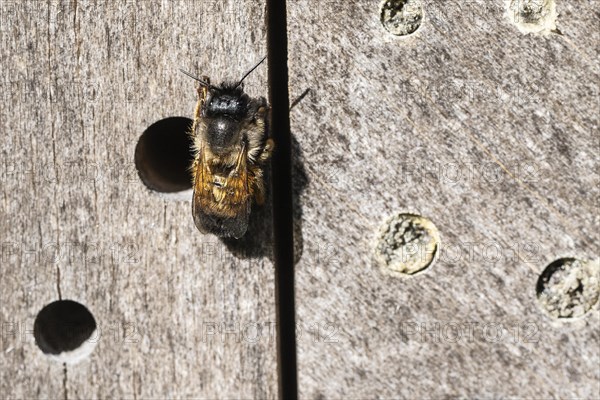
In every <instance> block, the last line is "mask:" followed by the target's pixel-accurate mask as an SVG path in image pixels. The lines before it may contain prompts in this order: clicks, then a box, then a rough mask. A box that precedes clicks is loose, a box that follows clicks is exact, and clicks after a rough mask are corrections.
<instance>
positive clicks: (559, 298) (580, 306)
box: [536, 258, 600, 318]
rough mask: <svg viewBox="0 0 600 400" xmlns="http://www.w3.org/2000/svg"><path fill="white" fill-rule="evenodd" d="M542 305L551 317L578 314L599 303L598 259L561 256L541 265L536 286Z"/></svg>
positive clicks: (599, 270)
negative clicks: (545, 265) (542, 267)
mask: <svg viewBox="0 0 600 400" xmlns="http://www.w3.org/2000/svg"><path fill="white" fill-rule="evenodd" d="M536 292H537V298H538V301H539V303H540V305H541V307H542V308H543V309H544V310H545V311H546V312H548V314H550V315H551V316H552V317H554V318H577V317H581V316H583V315H585V314H587V313H588V312H589V311H590V310H591V309H592V308H593V307H594V305H596V304H597V303H598V297H599V295H600V264H599V263H598V261H597V260H596V261H588V260H579V259H576V258H561V259H558V260H556V261H554V262H552V263H551V264H550V265H548V266H547V267H546V269H544V272H542V274H541V275H540V277H539V279H538V281H537V286H536Z"/></svg>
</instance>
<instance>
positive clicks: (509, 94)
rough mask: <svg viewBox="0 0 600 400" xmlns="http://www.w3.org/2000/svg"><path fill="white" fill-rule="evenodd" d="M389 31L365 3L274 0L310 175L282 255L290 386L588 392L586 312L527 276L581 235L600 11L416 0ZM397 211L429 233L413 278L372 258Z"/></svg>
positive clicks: (584, 232)
mask: <svg viewBox="0 0 600 400" xmlns="http://www.w3.org/2000/svg"><path fill="white" fill-rule="evenodd" d="M424 3H425V6H424V7H425V18H424V20H423V23H422V26H421V28H420V30H418V31H417V32H416V33H415V34H414V35H412V36H410V37H407V38H397V37H393V36H391V35H389V34H388V33H387V32H386V31H385V30H384V29H383V28H382V26H381V24H380V22H379V7H380V2H379V1H364V2H362V1H361V2H329V1H324V2H318V3H313V2H308V1H297V2H296V1H294V2H289V3H288V16H289V25H288V30H289V43H290V46H289V58H290V93H291V96H292V97H294V96H297V95H299V94H300V93H302V92H303V91H304V90H305V89H307V88H310V90H311V91H310V94H309V95H308V96H306V97H305V98H304V99H303V100H302V101H301V102H300V103H298V105H297V106H296V107H295V108H294V109H293V110H292V113H291V121H292V132H293V133H294V134H295V135H296V137H297V138H298V141H299V145H300V147H301V148H302V150H303V152H304V157H305V167H306V170H307V174H308V179H309V183H308V185H307V187H306V190H305V192H304V193H303V194H302V195H301V196H300V201H301V206H302V212H303V237H304V252H303V255H302V258H301V260H300V261H299V263H298V264H297V267H296V269H297V273H296V274H297V275H296V286H297V289H296V296H297V298H296V304H297V316H298V325H299V327H300V329H301V331H300V332H301V333H300V335H299V337H298V376H299V388H300V397H301V398H307V399H321V398H375V397H376V398H406V399H417V398H435V399H441V398H576V397H577V398H597V397H598V396H599V394H600V370H599V369H598V365H599V363H600V351H599V349H600V346H599V342H600V336H599V334H598V332H600V329H599V327H600V318H599V314H600V313H599V311H598V307H597V306H596V308H595V309H594V310H593V311H592V312H591V313H590V314H589V315H587V316H586V317H585V318H583V319H581V320H577V321H570V322H562V323H558V322H555V321H553V320H551V319H550V318H549V317H547V316H546V315H545V314H544V313H543V312H542V311H541V309H540V307H538V304H537V303H536V292H535V284H536V281H537V279H538V276H539V274H540V273H541V272H542V270H543V269H544V267H545V266H546V265H548V264H549V263H550V262H551V261H553V260H555V259H557V258H559V257H563V256H565V255H573V256H577V257H582V258H596V257H598V255H599V247H598V231H599V229H598V228H599V222H600V221H599V219H598V195H599V192H598V183H599V176H598V167H599V163H598V155H597V151H598V148H599V139H598V114H599V113H598V111H599V110H598V98H597V96H598V78H599V77H598V73H599V66H598V39H599V36H598V29H597V27H598V24H599V22H600V21H599V20H598V14H597V13H596V12H595V11H594V10H596V9H597V7H598V2H597V1H577V2H568V1H559V2H557V3H558V12H559V14H560V15H559V20H558V28H559V29H560V30H561V31H562V32H563V35H562V36H561V35H558V34H551V35H547V36H537V35H524V34H522V33H520V32H519V31H518V30H517V28H516V27H515V26H514V25H512V24H511V23H510V22H509V21H508V19H507V18H506V17H505V16H504V7H505V4H504V2H502V1H494V2H491V1H483V0H482V1H469V2H452V1H450V2H437V1H435V2H434V1H424ZM401 211H408V212H415V213H418V214H421V215H423V216H426V217H428V218H429V219H431V220H432V221H433V223H434V224H435V225H436V226H437V228H438V229H439V231H440V235H441V242H442V243H441V247H440V254H439V258H438V260H437V262H436V264H435V265H434V266H432V267H431V268H430V269H429V270H428V271H427V272H426V273H424V274H421V275H417V276H413V277H411V278H408V279H397V278H393V277H390V276H386V275H384V274H382V273H380V271H379V269H378V268H377V267H375V265H374V263H373V259H372V254H373V249H374V247H375V238H376V235H377V230H378V228H379V226H380V224H382V223H383V221H384V220H385V219H386V218H387V217H388V216H390V215H393V214H396V213H398V212H401Z"/></svg>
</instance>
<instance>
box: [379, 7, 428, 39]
mask: <svg viewBox="0 0 600 400" xmlns="http://www.w3.org/2000/svg"><path fill="white" fill-rule="evenodd" d="M422 21H423V3H422V2H421V0H386V1H384V2H383V4H382V5H381V24H382V25H383V27H384V28H385V29H386V30H387V31H388V32H390V33H391V34H393V35H396V36H406V35H410V34H411V33H414V32H416V31H417V29H419V27H420V26H421V22H422Z"/></svg>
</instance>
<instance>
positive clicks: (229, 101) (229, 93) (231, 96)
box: [204, 82, 250, 120]
mask: <svg viewBox="0 0 600 400" xmlns="http://www.w3.org/2000/svg"><path fill="white" fill-rule="evenodd" d="M234 85H235V84H229V83H226V82H224V83H222V84H221V87H219V88H211V89H210V90H209V92H208V96H207V99H206V103H205V104H204V114H205V116H206V117H208V118H216V117H225V118H231V119H235V120H241V119H243V118H244V116H246V114H247V111H248V103H249V101H250V99H249V97H248V95H247V94H246V93H244V89H243V87H242V86H241V85H235V86H234Z"/></svg>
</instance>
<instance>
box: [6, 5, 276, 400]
mask: <svg viewBox="0 0 600 400" xmlns="http://www.w3.org/2000/svg"><path fill="white" fill-rule="evenodd" d="M0 6H1V9H2V13H1V20H0V21H1V22H0V24H1V25H0V58H1V63H2V64H1V65H2V78H1V79H2V81H1V82H2V83H1V88H2V89H1V94H2V96H3V98H2V102H1V104H0V120H1V123H0V127H1V135H2V146H1V147H0V149H1V152H2V156H1V158H2V180H1V193H2V200H1V201H2V206H1V219H0V232H1V233H0V235H1V242H2V263H1V267H0V268H1V270H0V285H1V295H0V321H1V323H2V332H3V333H2V340H1V342H0V365H1V367H0V397H2V398H6V397H8V398H62V397H65V398H66V397H67V396H68V397H69V398H166V397H169V398H190V397H196V398H217V397H219V398H241V397H245V398H249V397H255V398H273V397H276V395H277V393H276V392H277V377H276V354H275V309H274V289H273V286H274V284H273V268H272V264H271V262H270V261H269V253H270V249H269V246H268V245H264V246H263V247H261V249H262V251H258V252H257V251H253V252H251V253H249V254H250V255H251V257H250V256H247V255H246V256H245V255H244V253H243V251H241V252H240V251H238V252H235V253H232V252H231V251H230V250H229V249H228V248H227V246H225V245H224V244H223V243H221V242H220V241H219V240H217V239H215V238H214V237H210V236H203V235H201V234H199V233H198V231H197V230H196V228H195V227H194V224H193V221H192V218H191V209H190V208H191V207H190V203H189V202H188V201H172V200H168V199H165V198H163V197H161V196H159V195H157V194H155V193H151V192H150V191H148V190H147V189H146V188H145V186H144V185H143V184H142V183H141V181H140V180H139V178H138V176H137V173H136V171H135V167H134V162H133V161H134V149H135V146H136V142H137V140H138V138H139V136H140V135H141V134H142V132H143V131H144V130H145V129H146V128H147V127H148V126H150V125H151V124H152V123H154V122H156V121H158V120H160V119H162V118H166V117H171V116H186V117H191V116H192V113H193V109H194V106H195V102H196V98H195V96H196V94H195V91H194V84H193V81H192V80H191V79H189V78H188V77H186V76H184V75H183V74H181V73H180V72H179V68H184V69H186V70H189V71H191V72H193V73H197V74H206V75H208V76H210V77H212V78H213V80H215V81H216V82H220V81H221V80H222V79H225V78H231V79H233V78H239V77H241V75H242V74H243V73H244V72H245V71H246V70H247V69H248V67H249V66H251V65H252V64H253V63H255V62H256V61H257V60H259V59H260V58H261V57H262V56H263V55H265V53H266V43H265V40H266V31H265V27H264V13H265V6H264V3H263V2H254V1H245V2H237V1H225V2H205V1H175V2H160V1H127V2H111V1H107V2H104V1H71V2H66V1H65V2H54V1H52V2H50V1H48V2H38V1H25V2H13V1H2V2H0ZM246 89H247V92H249V93H250V94H251V95H253V96H259V95H264V96H266V94H267V85H266V68H261V69H259V70H257V71H256V72H255V73H254V74H253V75H252V76H250V77H249V78H248V79H247V85H246ZM265 224H266V223H265ZM265 224H263V225H264V226H262V228H263V229H265V230H268V229H270V228H269V226H270V225H268V224H266V225H265ZM259 225H260V224H259ZM258 237H260V235H258ZM259 246H260V243H259ZM59 270H60V279H58V277H57V272H58V271H59ZM58 281H59V284H60V290H61V294H62V298H63V299H73V300H76V301H78V302H81V303H82V304H84V305H86V306H87V307H88V308H89V309H90V311H91V312H92V313H93V315H94V317H95V319H96V322H97V323H98V326H99V328H100V333H101V336H100V337H99V339H98V344H97V347H96V349H95V351H94V352H93V354H92V355H91V357H90V358H89V359H88V360H86V361H84V362H82V363H81V364H78V365H76V366H73V367H70V366H69V367H67V371H66V375H65V374H64V372H63V366H62V365H60V364H54V363H51V362H49V361H48V360H47V359H46V358H45V357H44V356H43V355H42V353H41V351H40V350H39V349H38V348H37V347H36V345H35V343H34V340H33V335H32V334H31V332H30V331H31V330H32V327H33V321H34V319H35V317H36V314H37V312H38V311H39V310H40V309H41V308H42V307H43V306H44V305H45V304H47V303H49V302H52V301H54V300H57V299H58V292H57V283H58ZM257 328H260V329H261V330H260V332H257V331H256V329H257ZM219 330H220V331H219Z"/></svg>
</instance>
